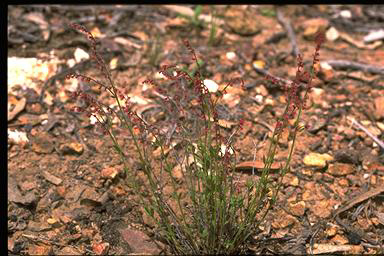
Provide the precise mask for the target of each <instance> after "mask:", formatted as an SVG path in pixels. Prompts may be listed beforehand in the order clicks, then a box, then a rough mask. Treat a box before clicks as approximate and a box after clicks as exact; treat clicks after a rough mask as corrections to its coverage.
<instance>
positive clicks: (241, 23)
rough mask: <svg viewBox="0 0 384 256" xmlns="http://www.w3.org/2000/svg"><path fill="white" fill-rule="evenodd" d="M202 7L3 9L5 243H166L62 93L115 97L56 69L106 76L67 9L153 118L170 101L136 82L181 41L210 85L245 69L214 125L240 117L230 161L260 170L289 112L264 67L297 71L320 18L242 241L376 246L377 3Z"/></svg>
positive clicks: (82, 247) (258, 245)
mask: <svg viewBox="0 0 384 256" xmlns="http://www.w3.org/2000/svg"><path fill="white" fill-rule="evenodd" d="M198 8H200V7H198V6H192V5H186V6H151V5H145V6H137V5H126V6H125V5H119V6H115V5H108V6H67V5H52V6H49V5H48V6H39V5H30V6H23V5H19V6H8V254H9V255H47V254H51V255H52V254H54V255H91V254H92V255H93V254H98V255H100V254H119V255H124V254H164V253H169V250H168V247H167V245H165V244H164V243H162V242H161V241H159V240H158V239H155V236H154V232H151V231H154V229H153V223H151V221H150V220H149V219H148V218H146V217H143V209H142V207H140V205H137V204H135V203H133V202H134V201H133V199H134V196H135V195H133V194H132V193H131V190H130V189H129V188H128V186H127V185H126V183H125V180H124V175H123V173H122V168H123V165H122V163H121V161H120V159H119V157H118V155H117V153H115V151H114V150H113V143H112V142H111V140H110V139H109V137H107V136H104V135H103V134H102V132H100V130H98V129H97V127H96V126H95V125H94V123H93V122H92V120H91V119H89V118H87V117H86V116H84V115H78V114H75V113H73V112H71V111H70V109H71V108H72V107H73V106H75V105H76V104H78V102H76V101H74V100H73V99H72V98H71V97H70V94H71V92H72V91H74V90H75V89H76V88H77V87H81V88H83V89H84V88H86V89H87V90H89V92H90V93H92V94H93V95H95V96H97V97H98V98H99V99H100V100H102V101H104V102H105V103H107V104H111V103H113V99H111V98H109V97H108V93H107V92H105V91H103V90H100V89H99V88H98V87H92V86H91V87H86V85H84V84H82V83H79V82H78V81H76V80H65V79H64V77H65V75H66V74H67V73H68V72H74V71H76V72H81V73H84V74H87V75H90V76H93V77H96V78H98V77H100V75H99V74H98V71H97V69H96V66H95V65H94V63H92V60H91V59H90V58H89V54H88V50H89V44H88V42H87V40H86V39H85V38H84V37H83V35H81V34H80V33H77V32H75V31H73V30H71V29H70V28H69V27H68V26H67V24H68V23H70V22H75V23H79V24H82V25H84V26H86V27H87V28H88V29H89V30H90V31H91V32H92V34H93V35H94V36H95V37H96V38H97V39H98V40H99V41H100V43H99V45H98V47H100V49H101V52H102V53H103V57H104V58H105V60H106V63H108V65H109V67H110V68H111V69H112V73H113V76H114V78H115V79H116V81H117V82H118V83H119V85H120V86H122V87H124V88H125V89H127V90H128V91H129V95H130V97H131V99H134V103H135V106H136V109H137V110H139V111H142V113H145V115H146V117H147V118H153V119H154V120H157V119H156V118H157V117H158V116H159V115H162V114H164V113H162V111H161V109H157V108H155V107H153V105H154V104H153V103H154V98H153V97H150V96H149V95H151V94H150V89H148V88H145V87H144V86H143V85H142V82H143V81H144V80H145V79H147V78H152V79H154V80H156V81H158V82H159V83H161V82H162V81H163V80H162V79H163V77H161V76H160V75H159V74H158V71H159V68H160V66H162V65H164V64H177V63H178V62H182V61H185V59H186V58H187V59H188V55H187V54H188V53H187V51H186V50H185V49H184V46H183V43H182V40H183V39H188V40H189V41H190V44H191V46H192V47H193V48H194V49H195V50H196V52H197V53H198V57H199V58H201V59H202V60H203V61H204V68H205V70H206V74H207V77H206V79H208V80H210V83H211V84H213V85H214V86H222V85H224V84H225V83H226V82H227V81H229V79H231V78H233V77H242V78H243V79H244V81H245V88H240V87H233V88H229V89H228V90H227V92H228V94H227V95H226V97H224V98H223V102H222V109H223V112H225V113H226V114H225V115H222V116H221V120H220V123H221V125H222V128H223V131H224V132H226V133H227V134H228V135H230V134H231V132H232V131H233V129H235V126H236V124H237V123H238V121H239V119H240V118H244V120H245V124H244V128H243V130H242V131H241V132H240V133H239V134H238V136H236V138H235V148H237V149H238V153H237V156H238V163H239V164H238V166H237V168H236V171H237V172H238V173H237V175H238V176H239V177H240V178H243V179H245V178H247V177H250V175H252V168H254V169H255V170H256V173H255V178H257V176H258V175H259V173H260V172H258V171H259V170H260V169H261V168H262V167H263V164H262V156H263V155H265V153H266V150H267V147H268V140H266V138H267V137H268V136H271V134H272V130H273V127H274V125H275V122H276V116H279V115H280V114H281V113H282V112H283V111H284V103H285V97H284V93H283V91H282V90H281V89H279V88H276V86H274V85H273V84H271V83H270V82H268V81H267V80H266V79H265V72H268V73H269V74H272V75H274V76H276V77H278V78H282V79H290V80H292V79H293V78H294V76H295V72H296V58H295V57H294V56H295V54H296V53H298V52H300V53H302V54H303V56H304V61H305V65H306V67H307V66H308V65H310V60H311V59H312V54H313V50H314V44H313V38H314V35H315V34H316V33H317V32H318V31H319V30H324V31H326V42H325V43H324V45H323V47H322V49H321V51H320V61H321V63H320V73H319V75H320V80H317V81H316V83H315V88H314V89H313V90H312V92H311V93H310V101H311V105H312V107H311V108H310V109H309V110H307V111H305V112H304V114H303V121H304V122H305V123H306V124H308V128H307V129H305V130H303V131H302V132H301V133H300V134H299V137H298V139H297V141H296V150H295V152H294V156H293V159H292V162H291V170H290V172H289V173H287V175H286V176H285V177H284V179H283V189H282V191H281V193H280V194H279V197H278V203H277V204H276V206H275V207H274V208H273V210H272V211H271V212H270V214H269V215H268V216H267V218H266V220H265V222H264V223H263V225H262V227H260V229H261V232H259V233H258V234H257V235H255V237H254V238H253V242H252V244H250V245H249V251H250V252H251V253H255V254H258V253H262V254H272V253H294V254H303V253H313V254H321V253H335V252H340V253H358V254H371V253H383V252H384V248H383V241H384V240H383V237H384V206H383V195H384V186H383V185H384V154H383V152H384V151H383V150H384V143H383V139H384V96H383V95H384V93H383V92H384V69H383V66H384V48H383V30H381V32H380V28H382V24H383V22H384V17H383V13H384V9H383V6H372V5H364V6H360V5H352V6H342V5H334V6H326V5H319V6H300V5H296V6H280V7H279V8H276V7H275V6H268V5H263V6H257V5H252V6H245V5H244V6H243V5H236V6H225V5H222V6H202V9H201V10H202V11H201V13H198V12H197V10H198ZM195 14H196V15H195ZM197 14H198V15H197ZM213 15H214V17H215V19H214V24H215V27H216V31H213V30H212V23H211V21H210V20H211V18H212V16H213ZM213 32H215V33H213ZM263 72H264V73H263ZM283 138H284V139H285V140H284V142H282V143H281V145H279V152H278V154H277V155H276V163H277V164H276V166H273V169H277V168H278V166H279V165H278V164H279V163H283V162H284V160H285V159H286V157H287V153H288V144H289V143H291V142H290V141H289V139H290V136H289V131H287V132H285V133H284V134H283ZM119 141H120V142H121V143H123V144H124V149H125V152H127V153H128V154H129V155H130V156H131V157H130V165H131V168H132V170H135V168H136V169H137V162H138V161H137V156H136V155H135V152H134V150H133V147H132V140H131V139H130V138H129V136H128V135H127V134H125V133H124V132H121V134H120V137H119ZM255 152H256V153H255ZM179 175H180V177H182V173H179Z"/></svg>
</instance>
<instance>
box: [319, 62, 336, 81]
mask: <svg viewBox="0 0 384 256" xmlns="http://www.w3.org/2000/svg"><path fill="white" fill-rule="evenodd" d="M319 77H320V78H321V79H322V80H323V81H325V82H329V81H331V80H332V79H333V78H334V77H335V72H334V70H333V68H332V66H331V65H329V64H328V63H327V62H325V61H322V62H320V72H319Z"/></svg>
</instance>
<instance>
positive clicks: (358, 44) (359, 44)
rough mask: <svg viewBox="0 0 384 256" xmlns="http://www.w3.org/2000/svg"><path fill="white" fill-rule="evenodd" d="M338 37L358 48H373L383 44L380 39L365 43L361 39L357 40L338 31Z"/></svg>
mask: <svg viewBox="0 0 384 256" xmlns="http://www.w3.org/2000/svg"><path fill="white" fill-rule="evenodd" d="M340 38H341V39H343V40H344V41H346V42H348V43H350V44H352V45H354V46H356V47H357V48H359V49H368V50H374V49H376V48H377V47H379V46H381V45H382V44H383V42H382V41H376V42H374V43H372V44H369V45H366V44H365V43H364V42H363V41H357V40H355V39H354V38H352V37H351V36H350V35H348V34H346V33H342V32H340Z"/></svg>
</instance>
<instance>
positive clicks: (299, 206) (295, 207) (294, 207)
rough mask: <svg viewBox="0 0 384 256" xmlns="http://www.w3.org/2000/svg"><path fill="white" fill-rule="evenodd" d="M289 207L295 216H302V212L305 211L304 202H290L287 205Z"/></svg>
mask: <svg viewBox="0 0 384 256" xmlns="http://www.w3.org/2000/svg"><path fill="white" fill-rule="evenodd" d="M289 209H290V211H291V213H292V214H294V215H296V216H303V215H304V212H305V202H304V201H300V202H297V203H291V204H290V205H289Z"/></svg>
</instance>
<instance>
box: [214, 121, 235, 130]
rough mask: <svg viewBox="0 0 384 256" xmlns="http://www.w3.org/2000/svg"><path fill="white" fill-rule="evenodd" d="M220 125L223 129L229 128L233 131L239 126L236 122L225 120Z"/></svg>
mask: <svg viewBox="0 0 384 256" xmlns="http://www.w3.org/2000/svg"><path fill="white" fill-rule="evenodd" d="M218 123H219V125H220V126H221V127H223V128H228V129H231V128H232V127H233V126H235V125H236V124H237V123H236V122H231V121H227V120H225V119H220V120H219V121H218Z"/></svg>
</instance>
